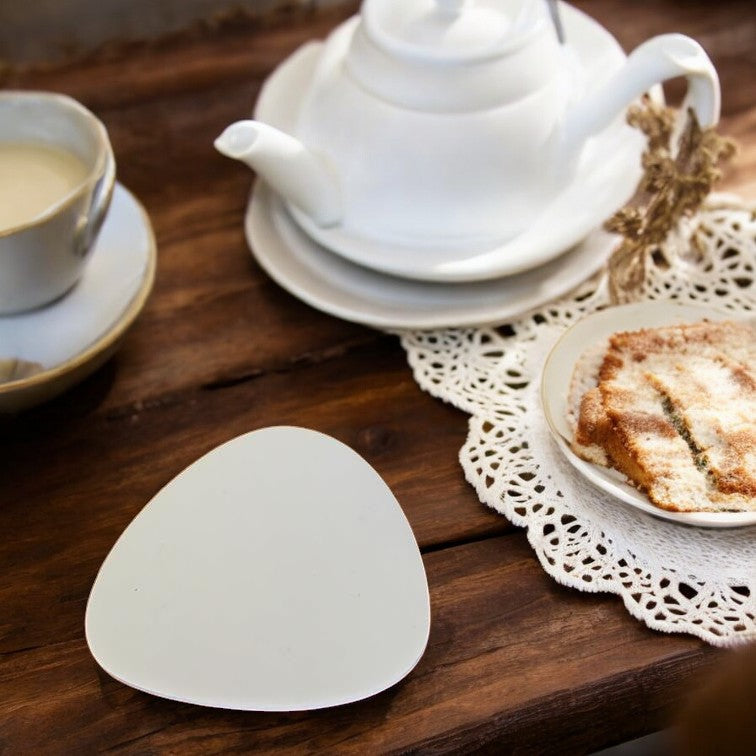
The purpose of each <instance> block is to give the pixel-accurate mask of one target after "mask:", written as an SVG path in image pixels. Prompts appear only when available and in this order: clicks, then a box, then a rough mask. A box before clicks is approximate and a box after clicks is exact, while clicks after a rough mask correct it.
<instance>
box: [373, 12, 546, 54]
mask: <svg viewBox="0 0 756 756" xmlns="http://www.w3.org/2000/svg"><path fill="white" fill-rule="evenodd" d="M544 6H545V3H541V2H534V0H402V2H396V0H364V2H363V4H362V10H361V16H362V20H363V26H364V30H365V33H366V34H367V35H368V37H370V38H371V40H372V41H373V43H374V44H376V45H378V46H379V47H382V48H383V49H384V50H385V51H386V52H389V53H391V54H394V55H401V56H412V57H420V58H423V59H425V60H427V61H429V62H430V61H438V62H440V61H448V62H450V63H453V62H457V63H462V62H470V61H476V60H477V61H480V60H485V59H488V58H491V57H493V56H498V55H501V54H503V53H505V52H507V51H509V50H512V49H513V48H515V47H518V46H520V45H523V44H525V43H526V42H527V41H528V40H529V38H530V37H531V36H532V35H533V34H535V33H537V32H538V31H539V30H540V29H541V27H542V25H543V24H544V22H547V16H546V13H545V8H544Z"/></svg>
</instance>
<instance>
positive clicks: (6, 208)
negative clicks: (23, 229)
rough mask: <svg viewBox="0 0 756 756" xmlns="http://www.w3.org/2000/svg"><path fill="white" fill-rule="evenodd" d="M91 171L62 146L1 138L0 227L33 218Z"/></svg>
mask: <svg viewBox="0 0 756 756" xmlns="http://www.w3.org/2000/svg"><path fill="white" fill-rule="evenodd" d="M88 172H89V169H88V167H87V166H86V165H85V164H84V162H83V161H82V160H81V159H80V158H79V157H77V156H76V155H73V154H72V153H70V152H67V151H66V150H62V149H60V148H58V147H50V146H48V145H44V144H32V143H24V142H4V143H3V142H0V231H3V230H4V229H8V228H14V227H16V226H20V225H22V224H25V223H29V222H30V221H33V220H34V219H35V218H37V217H38V216H40V215H41V214H42V213H44V211H45V210H47V209H48V208H49V207H51V206H52V205H54V204H56V203H57V202H60V200H62V199H63V198H64V197H65V196H66V195H67V194H68V193H69V192H71V191H72V190H73V189H75V188H76V187H77V186H78V185H79V184H81V182H82V181H83V180H84V179H85V178H86V176H87V173H88Z"/></svg>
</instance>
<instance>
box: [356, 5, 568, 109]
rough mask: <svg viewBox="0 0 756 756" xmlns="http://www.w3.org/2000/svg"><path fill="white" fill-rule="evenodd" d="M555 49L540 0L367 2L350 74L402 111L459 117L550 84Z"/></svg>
mask: <svg viewBox="0 0 756 756" xmlns="http://www.w3.org/2000/svg"><path fill="white" fill-rule="evenodd" d="M558 48H559V44H558V41H557V38H556V34H555V33H554V29H553V28H552V25H551V21H550V18H549V16H548V8H547V7H546V3H545V2H542V1H541V0H401V2H400V1H399V0H364V2H363V4H362V9H361V12H360V17H359V24H358V26H357V28H356V29H355V31H354V34H353V36H352V39H351V44H350V46H349V50H348V54H347V56H346V70H347V71H348V73H349V74H350V75H351V77H352V79H354V80H355V81H356V82H357V83H358V84H359V85H360V86H361V87H362V88H363V89H365V90H366V91H368V92H370V93H371V94H372V95H374V96H377V97H380V98H381V99H383V100H385V101H386V102H387V103H390V104H392V105H395V106H397V107H401V108H405V109H407V108H409V109H413V110H420V111H424V112H436V113H460V112H467V111H473V110H479V109H483V108H492V107H498V106H501V105H505V104H508V103H510V102H513V101H515V100H517V99H519V98H522V97H524V96H526V95H528V94H529V93H531V92H534V91H535V90H537V89H538V88H540V87H542V86H544V85H545V84H547V83H549V82H550V81H553V77H554V76H555V75H556V73H557V72H558V69H559V62H558V56H559V51H558Z"/></svg>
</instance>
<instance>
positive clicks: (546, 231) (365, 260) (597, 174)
mask: <svg viewBox="0 0 756 756" xmlns="http://www.w3.org/2000/svg"><path fill="white" fill-rule="evenodd" d="M562 13H563V18H564V25H565V29H566V35H567V38H568V39H569V40H570V42H571V44H573V45H574V46H575V48H576V53H577V58H578V59H579V61H580V62H581V64H582V66H583V67H584V68H585V70H586V71H589V72H590V73H591V75H592V76H594V77H595V78H594V80H593V81H592V82H591V86H598V85H600V84H601V83H603V81H604V80H605V79H606V78H608V77H609V75H610V74H612V73H613V72H614V71H616V70H617V69H618V68H620V67H621V65H622V64H623V62H624V60H625V55H624V53H623V52H622V49H621V48H620V46H619V44H618V43H617V42H616V40H615V39H614V37H612V36H611V34H609V32H607V31H606V30H605V29H604V28H603V27H602V26H600V25H599V24H597V23H596V22H595V21H593V20H592V19H591V18H589V17H588V16H586V15H585V14H584V13H582V12H580V11H578V10H576V9H574V8H572V7H570V6H567V5H563V6H562ZM322 47H323V45H322V43H319V42H310V43H307V44H305V45H303V46H302V47H300V48H299V49H298V50H297V51H296V52H295V53H294V54H292V55H291V56H290V57H289V58H287V59H286V60H285V61H284V62H283V63H282V64H281V65H280V66H279V67H278V68H277V69H276V70H275V71H274V72H273V74H272V75H271V76H270V77H269V78H268V80H267V81H266V82H265V84H264V86H263V88H262V90H261V92H260V96H259V99H258V101H257V106H256V108H255V118H257V119H258V120H260V121H264V122H265V123H269V124H271V125H273V126H277V127H278V128H280V129H282V130H284V131H287V132H289V133H292V132H296V119H297V111H298V107H299V104H300V102H301V100H302V96H303V93H304V92H305V91H306V90H307V89H308V87H309V85H310V81H311V77H312V75H313V72H314V70H315V67H316V62H317V59H318V57H319V56H320V53H321V49H322ZM644 146H645V141H644V139H643V136H642V135H641V134H640V133H639V132H638V131H637V130H636V129H632V128H630V127H629V126H627V125H626V124H625V122H624V117H623V116H620V117H619V118H618V119H617V120H616V121H615V123H614V124H613V125H612V126H611V127H610V128H608V129H607V130H606V131H604V132H602V133H601V134H600V135H598V136H596V137H595V138H593V139H592V140H590V141H589V143H588V145H587V146H586V149H585V152H584V155H583V157H582V159H581V165H580V169H579V171H578V175H577V177H576V178H575V179H574V180H573V182H572V183H571V184H570V185H569V186H568V187H567V188H566V189H565V190H564V191H562V192H561V194H560V195H559V196H557V197H556V198H555V199H554V200H553V201H552V202H551V203H550V204H549V205H547V206H546V207H545V208H544V209H543V211H542V213H541V214H540V215H539V217H538V218H537V219H536V220H535V221H534V222H533V224H532V225H531V227H530V228H529V229H528V230H527V231H526V232H524V233H523V234H521V235H519V236H517V237H516V238H514V239H513V240H511V241H509V242H507V243H506V244H503V245H496V246H493V247H491V245H490V243H488V244H487V245H485V246H482V247H480V248H478V249H473V248H472V245H466V246H465V248H464V249H463V250H460V249H459V248H441V249H437V248H423V249H414V248H408V247H404V246H391V245H389V244H386V243H383V242H377V241H375V240H370V239H365V238H356V237H354V236H352V235H349V233H348V232H347V231H344V230H343V229H339V228H338V227H335V228H329V229H323V228H320V227H319V226H317V225H316V224H314V223H313V222H312V221H311V220H310V219H309V218H307V217H306V216H305V215H304V214H303V213H301V212H300V211H298V210H297V209H296V208H290V210H291V212H292V215H293V216H294V217H295V219H296V220H297V222H298V223H299V224H300V225H301V226H302V227H303V228H304V229H305V231H306V232H307V233H308V235H310V236H311V237H312V238H313V239H316V240H317V241H318V242H319V243H320V244H321V245H323V246H325V247H327V248H328V249H330V250H332V251H334V252H337V253H338V254H340V255H342V256H343V257H345V258H347V259H349V260H351V261H352V262H355V263H358V264H360V265H363V266H366V267H370V268H373V269H374V270H377V271H380V272H383V273H388V274H391V275H395V276H401V277H403V278H411V279H417V280H423V281H436V282H469V281H480V280H485V279H493V278H501V277H502V276H506V275H514V274H517V273H520V272H522V271H524V270H529V269H532V268H535V267H537V266H539V265H543V264H544V263H546V262H548V261H549V260H552V259H554V258H555V257H557V256H558V255H560V254H562V253H563V252H564V251H565V250H567V249H569V248H571V247H572V246H574V245H575V244H577V243H578V242H579V241H580V240H581V239H583V238H584V237H585V236H586V235H587V234H588V233H590V231H591V230H592V229H593V228H595V227H596V226H598V225H599V224H601V223H602V222H603V221H604V220H606V219H607V218H608V217H609V216H610V215H611V214H612V213H613V212H614V211H615V210H617V209H618V208H619V207H621V206H622V205H623V204H624V203H625V202H626V201H627V200H628V199H629V198H630V197H631V196H632V194H633V192H634V191H635V188H636V186H637V184H638V181H639V179H640V177H641V164H640V155H641V152H642V150H643V148H644Z"/></svg>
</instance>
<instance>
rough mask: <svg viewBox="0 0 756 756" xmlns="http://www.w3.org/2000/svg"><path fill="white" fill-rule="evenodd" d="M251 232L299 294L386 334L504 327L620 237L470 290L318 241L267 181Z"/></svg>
mask: <svg viewBox="0 0 756 756" xmlns="http://www.w3.org/2000/svg"><path fill="white" fill-rule="evenodd" d="M245 232H246V236H247V240H248V243H249V247H250V249H251V251H252V254H253V255H254V257H255V259H256V260H257V262H258V263H259V264H260V265H261V266H262V267H263V269H264V270H265V271H266V272H267V273H268V275H269V276H270V277H271V278H272V279H273V280H274V281H276V282H277V283H278V284H279V285H280V286H282V287H283V288H284V289H286V290H287V291H289V292H291V293H292V294H294V296H296V297H298V298H299V299H301V300H302V301H304V302H307V304H309V305H311V306H312V307H315V308H317V309H319V310H322V311H323V312H327V313H329V314H331V315H335V316H336V317H339V318H343V319H345V320H350V321H353V322H355V323H363V324H364V325H369V326H372V327H374V328H385V329H393V328H447V327H448V328H452V327H467V326H480V325H490V324H494V323H502V322H504V321H505V320H507V319H508V318H512V317H515V316H517V315H521V314H522V313H524V312H527V311H528V310H531V309H533V308H534V307H538V306H539V305H542V304H543V303H544V302H549V301H551V300H553V299H556V298H558V297H560V296H563V295H564V294H566V293H567V292H569V291H570V290H571V289H573V288H575V287H576V286H578V285H579V284H580V283H581V282H582V281H584V280H585V279H586V278H587V277H589V276H590V275H591V274H592V273H595V272H596V271H597V270H598V269H599V268H601V266H602V265H603V264H604V263H605V262H606V260H607V258H608V257H609V255H610V254H611V251H612V249H613V248H614V246H615V244H616V237H614V236H613V235H611V234H608V233H606V232H604V231H601V230H600V229H597V230H595V231H593V232H592V233H590V234H589V235H588V236H587V237H586V238H585V239H583V241H581V242H580V243H579V244H577V245H576V246H575V247H574V248H572V249H570V250H568V251H567V252H565V253H564V254H562V255H560V256H559V257H557V258H556V259H554V260H552V261H551V262H549V263H546V264H545V265H543V266H542V267H540V268H537V269H535V270H529V271H526V272H524V273H520V274H518V275H512V276H507V277H505V278H496V279H493V280H486V281H476V282H473V283H468V284H444V283H433V282H426V281H413V280H409V279H402V278H394V277H393V276H388V275H384V274H382V273H379V272H376V271H374V270H371V269H369V268H365V267H363V266H361V265H355V264H354V263H352V262H350V261H349V260H346V259H344V258H343V257H341V256H339V255H335V254H333V253H331V252H330V251H329V250H327V249H325V248H324V247H322V246H320V245H319V244H318V243H317V242H315V241H313V240H312V239H311V238H310V237H309V236H307V234H305V233H304V232H303V231H302V229H301V228H300V227H299V226H298V225H297V224H296V223H295V222H294V221H293V220H292V219H291V217H290V215H289V213H288V212H287V209H286V207H285V206H284V204H283V202H281V200H280V198H279V197H277V196H276V195H275V194H274V193H273V192H272V190H271V189H270V188H269V187H268V186H266V185H265V184H264V183H262V182H260V183H258V184H257V186H256V187H255V190H254V193H253V195H252V198H251V200H250V203H249V207H248V208H247V216H246V219H245Z"/></svg>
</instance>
